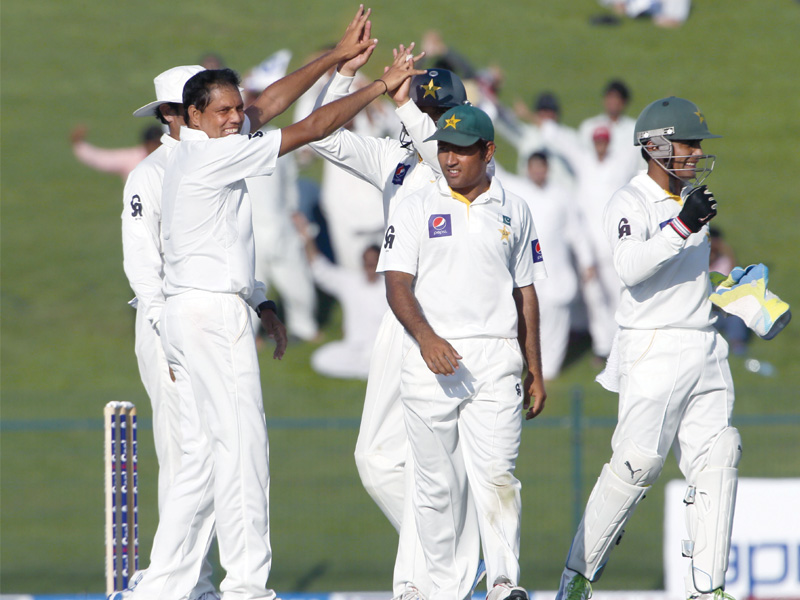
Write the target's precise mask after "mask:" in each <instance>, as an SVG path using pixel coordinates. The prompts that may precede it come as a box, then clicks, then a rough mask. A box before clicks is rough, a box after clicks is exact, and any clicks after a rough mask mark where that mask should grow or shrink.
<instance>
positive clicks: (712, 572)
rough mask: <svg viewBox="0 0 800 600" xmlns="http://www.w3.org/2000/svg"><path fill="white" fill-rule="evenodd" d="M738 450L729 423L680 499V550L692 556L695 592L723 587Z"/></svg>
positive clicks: (738, 443)
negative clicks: (683, 532)
mask: <svg viewBox="0 0 800 600" xmlns="http://www.w3.org/2000/svg"><path fill="white" fill-rule="evenodd" d="M741 452H742V448H741V437H740V436H739V432H738V431H737V430H736V429H734V428H733V427H730V428H728V429H726V430H725V431H723V432H722V433H721V434H720V436H719V437H718V438H717V440H715V442H714V445H713V446H712V448H711V451H710V452H709V458H708V466H707V467H706V468H705V469H703V470H702V471H700V473H699V474H698V475H697V481H696V483H695V485H694V486H690V487H689V489H688V491H687V493H686V498H685V499H684V502H685V503H686V509H687V510H686V520H687V527H688V529H689V536H690V540H686V541H684V542H683V554H684V556H688V557H690V558H691V559H692V565H691V574H692V579H693V581H694V587H695V588H696V589H697V591H698V592H703V593H709V592H713V591H714V590H716V589H719V588H724V587H725V571H726V570H727V569H728V554H729V552H730V547H731V531H732V529H733V512H734V508H735V506H736V488H737V481H738V469H737V468H736V466H737V465H738V464H739V458H740V457H741Z"/></svg>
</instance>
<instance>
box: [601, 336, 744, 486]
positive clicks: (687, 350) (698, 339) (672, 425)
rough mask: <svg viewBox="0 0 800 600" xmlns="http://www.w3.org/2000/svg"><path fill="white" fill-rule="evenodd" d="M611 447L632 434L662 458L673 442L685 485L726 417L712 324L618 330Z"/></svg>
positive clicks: (721, 351) (725, 369)
mask: <svg viewBox="0 0 800 600" xmlns="http://www.w3.org/2000/svg"><path fill="white" fill-rule="evenodd" d="M619 359H620V364H619V370H620V379H619V416H618V424H617V427H616V429H615V431H614V435H613V437H612V439H611V447H612V449H614V450H616V448H617V447H618V446H619V444H620V443H622V441H623V440H624V439H631V440H633V441H634V442H636V444H637V445H638V446H639V447H640V448H641V449H642V450H643V451H645V452H650V453H653V454H656V455H658V456H660V457H661V458H662V459H664V458H666V457H667V455H668V454H669V451H670V448H673V449H674V452H675V456H676V458H677V459H678V466H679V467H680V470H681V472H682V473H683V475H684V476H685V477H686V479H687V481H688V483H689V485H694V481H695V477H696V476H697V473H698V472H699V471H700V470H701V469H702V468H703V467H704V466H705V464H706V459H707V456H708V452H709V450H710V449H711V443H712V442H713V441H714V440H715V439H716V437H717V435H719V434H720V432H722V430H723V429H725V428H726V427H729V426H730V424H731V415H732V413H733V399H734V394H733V379H732V377H731V371H730V367H729V366H728V344H727V342H726V341H725V340H724V339H723V338H722V336H721V335H720V334H719V333H718V332H717V331H716V330H715V329H714V328H713V327H708V328H706V329H703V330H697V329H679V328H672V329H657V330H634V329H621V330H620V334H619Z"/></svg>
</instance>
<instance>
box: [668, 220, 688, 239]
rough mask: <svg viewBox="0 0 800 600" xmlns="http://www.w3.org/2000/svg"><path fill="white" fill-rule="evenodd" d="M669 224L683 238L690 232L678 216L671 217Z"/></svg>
mask: <svg viewBox="0 0 800 600" xmlns="http://www.w3.org/2000/svg"><path fill="white" fill-rule="evenodd" d="M669 224H670V226H671V227H672V228H673V229H674V230H675V233H677V234H678V235H679V236H681V237H682V238H683V239H686V238H688V237H689V236H690V235H691V234H692V231H691V230H690V229H689V228H688V227H687V226H686V225H684V224H683V221H681V220H680V218H678V217H675V218H674V219H672V220H671V221H670V222H669Z"/></svg>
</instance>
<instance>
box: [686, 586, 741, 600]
mask: <svg viewBox="0 0 800 600" xmlns="http://www.w3.org/2000/svg"><path fill="white" fill-rule="evenodd" d="M688 600H735V598H734V597H733V596H731V595H730V594H726V593H725V591H724V590H723V589H722V588H717V589H715V590H714V591H713V592H707V593H705V594H701V593H694V594H689V599H688Z"/></svg>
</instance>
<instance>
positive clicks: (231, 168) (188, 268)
mask: <svg viewBox="0 0 800 600" xmlns="http://www.w3.org/2000/svg"><path fill="white" fill-rule="evenodd" d="M280 145H281V132H280V131H279V130H278V131H269V132H261V131H258V132H256V133H254V134H252V135H249V136H248V135H232V136H228V137H224V138H218V139H209V137H208V136H207V135H206V134H205V133H204V132H203V131H201V130H198V129H189V128H187V127H183V128H181V142H180V144H178V146H177V147H176V148H175V149H174V150H173V152H172V155H171V156H170V160H169V162H168V164H167V169H166V172H165V175H164V191H163V195H162V230H163V236H164V258H165V281H164V293H165V296H167V297H169V296H173V295H176V294H180V293H182V292H185V291H188V290H194V289H198V290H205V291H209V292H224V293H233V294H239V295H240V296H242V297H243V298H245V299H249V298H250V297H251V295H253V294H254V293H257V290H258V288H257V285H256V282H255V277H254V270H255V265H254V263H255V258H254V255H255V251H254V243H253V222H252V210H251V207H250V197H249V195H248V193H247V186H246V184H245V181H244V179H245V178H246V177H259V176H264V175H270V174H271V173H272V172H273V171H274V169H275V163H276V161H277V159H278V153H279V151H280ZM251 305H252V302H251Z"/></svg>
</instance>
